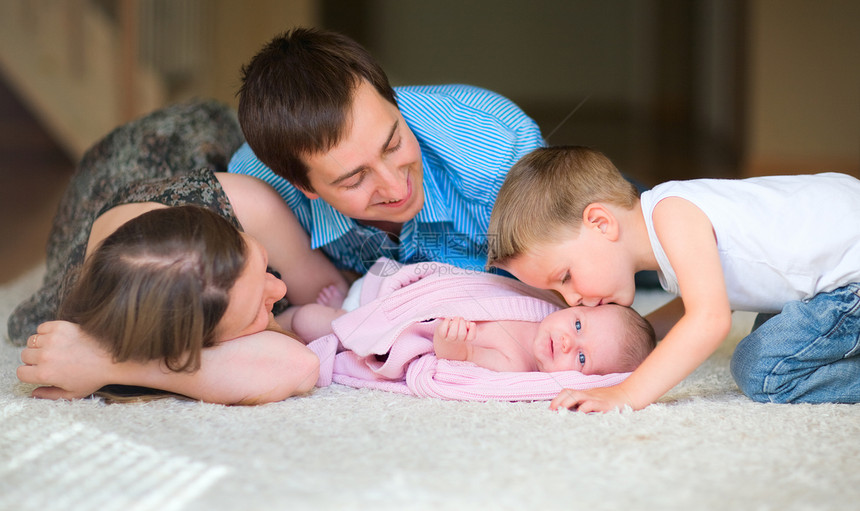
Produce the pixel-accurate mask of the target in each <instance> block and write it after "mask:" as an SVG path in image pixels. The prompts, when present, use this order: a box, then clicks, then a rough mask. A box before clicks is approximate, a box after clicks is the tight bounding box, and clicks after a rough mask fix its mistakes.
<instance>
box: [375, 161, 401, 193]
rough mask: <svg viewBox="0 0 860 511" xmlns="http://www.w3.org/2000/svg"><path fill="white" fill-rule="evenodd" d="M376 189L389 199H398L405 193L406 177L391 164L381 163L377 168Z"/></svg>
mask: <svg viewBox="0 0 860 511" xmlns="http://www.w3.org/2000/svg"><path fill="white" fill-rule="evenodd" d="M376 186H377V190H378V192H379V194H380V195H382V196H384V197H385V198H386V199H389V200H400V199H402V198H403V196H404V195H406V179H405V178H404V174H403V172H401V171H400V169H398V168H397V167H396V166H394V165H392V164H386V165H383V166H381V167H380V168H379V170H377V185H376Z"/></svg>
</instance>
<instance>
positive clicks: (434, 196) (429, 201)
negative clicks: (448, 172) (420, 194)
mask: <svg viewBox="0 0 860 511" xmlns="http://www.w3.org/2000/svg"><path fill="white" fill-rule="evenodd" d="M422 153H423V151H422ZM421 163H422V165H423V169H424V206H423V207H422V208H421V211H419V212H418V214H417V215H415V220H416V221H418V222H423V223H431V222H450V221H451V213H450V211H449V208H448V207H447V205H446V204H445V198H444V196H443V195H442V190H441V189H440V188H439V181H438V178H437V176H436V173H435V172H432V171H431V167H430V166H429V165H427V160H426V159H425V158H424V156H423V154H422V156H421Z"/></svg>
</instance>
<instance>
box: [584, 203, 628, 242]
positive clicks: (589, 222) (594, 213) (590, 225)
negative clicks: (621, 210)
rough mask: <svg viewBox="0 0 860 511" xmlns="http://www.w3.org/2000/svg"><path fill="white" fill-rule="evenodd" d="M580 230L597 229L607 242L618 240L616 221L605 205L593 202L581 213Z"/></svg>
mask: <svg viewBox="0 0 860 511" xmlns="http://www.w3.org/2000/svg"><path fill="white" fill-rule="evenodd" d="M582 228H584V229H597V230H598V231H600V234H601V235H603V237H605V238H606V239H607V240H609V241H616V240H617V239H618V232H619V225H618V219H617V218H615V215H614V214H613V213H612V210H610V209H609V208H608V207H607V206H606V205H605V204H601V203H600V202H593V203H591V204H589V205H588V206H586V207H585V209H584V210H583V211H582Z"/></svg>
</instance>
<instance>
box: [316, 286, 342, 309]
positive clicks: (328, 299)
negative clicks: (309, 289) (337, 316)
mask: <svg viewBox="0 0 860 511" xmlns="http://www.w3.org/2000/svg"><path fill="white" fill-rule="evenodd" d="M345 298H346V296H345V295H344V294H343V292H342V291H341V290H340V289H338V288H337V286H335V285H331V286H326V287H324V288H322V290H321V291H320V294H319V295H317V303H318V304H320V305H325V306H327V307H331V308H332V309H340V308H341V307H342V306H343V300H344V299H345Z"/></svg>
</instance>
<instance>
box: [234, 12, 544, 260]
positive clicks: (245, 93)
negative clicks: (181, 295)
mask: <svg viewBox="0 0 860 511" xmlns="http://www.w3.org/2000/svg"><path fill="white" fill-rule="evenodd" d="M239 121H240V123H241V125H242V130H243V132H244V134H245V138H246V140H247V143H246V144H245V145H244V146H242V148H240V149H239V150H238V151H237V152H236V153H235V154H234V156H233V159H232V160H231V162H230V165H229V171H230V172H234V173H241V174H249V175H253V176H256V177H259V178H261V179H263V180H264V181H266V182H268V183H269V184H270V185H272V186H273V187H274V188H275V189H276V190H278V192H279V193H280V194H281V196H282V197H283V198H284V200H285V201H286V202H287V203H288V205H289V206H290V207H291V208H292V210H293V211H294V212H295V214H296V216H297V217H298V218H299V221H300V222H301V223H302V225H303V226H304V228H305V229H306V230H307V231H308V233H309V234H310V236H311V245H312V247H313V248H321V249H322V250H323V251H324V252H325V253H326V254H327V255H328V256H329V257H330V258H331V259H332V261H333V262H334V263H335V265H337V266H338V267H339V268H341V269H346V270H351V271H354V272H357V273H359V274H363V273H364V272H365V271H366V270H367V269H368V268H369V267H370V265H371V264H372V263H373V262H374V261H376V260H377V259H378V258H379V257H380V256H386V257H388V258H390V259H394V260H396V261H399V262H402V263H415V262H421V261H440V262H446V263H449V264H452V265H455V266H458V267H461V268H466V269H471V270H483V269H484V267H485V263H486V253H487V239H486V234H485V233H486V231H487V226H488V223H489V217H490V212H491V210H492V207H493V203H494V201H495V197H496V194H497V192H498V190H499V188H500V187H501V185H502V182H503V181H504V178H505V175H506V173H507V171H508V169H509V168H510V167H511V166H512V165H513V164H514V163H515V162H516V161H517V160H518V159H519V158H520V157H521V156H523V155H524V154H526V153H528V152H529V151H531V150H532V149H535V148H537V147H539V146H542V145H544V141H543V139H542V137H541V134H540V129H539V128H538V126H537V124H536V123H535V122H534V121H533V120H531V119H530V118H528V117H527V116H526V115H525V114H524V113H523V112H522V111H521V110H520V109H519V108H518V107H517V106H516V105H514V104H513V103H512V102H510V101H509V100H507V99H505V98H503V97H501V96H499V95H497V94H494V93H492V92H489V91H486V90H483V89H480V88H477V87H471V86H464V85H441V86H415V87H398V88H396V89H394V88H392V87H391V85H390V84H389V82H388V78H387V77H386V75H385V73H384V72H383V71H382V69H381V68H380V66H379V65H378V63H377V62H376V61H375V60H374V59H373V57H372V56H371V55H370V54H369V53H368V52H367V51H366V50H365V49H364V48H362V47H361V46H360V45H359V44H357V43H356V42H355V41H353V40H351V39H349V38H348V37H345V36H343V35H340V34H337V33H333V32H327V31H323V30H315V29H303V28H299V29H294V30H292V31H290V32H287V33H285V34H282V35H280V36H278V37H276V38H274V39H273V40H272V41H271V42H269V43H268V44H267V45H266V46H265V47H264V48H263V49H262V50H261V51H260V52H259V53H258V54H257V55H256V56H254V58H253V59H252V60H251V62H250V63H249V64H248V65H247V66H245V67H244V69H243V84H242V88H241V90H240V100H239Z"/></svg>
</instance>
